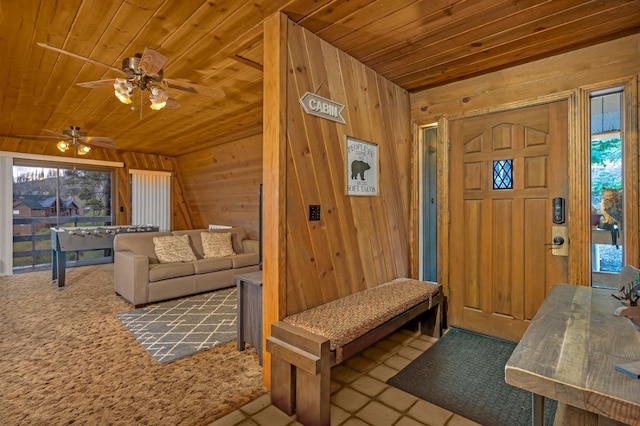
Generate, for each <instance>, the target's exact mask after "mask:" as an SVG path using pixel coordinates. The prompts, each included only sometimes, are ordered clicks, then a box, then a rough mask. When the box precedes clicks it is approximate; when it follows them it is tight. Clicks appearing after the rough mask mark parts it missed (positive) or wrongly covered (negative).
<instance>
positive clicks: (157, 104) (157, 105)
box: [149, 86, 169, 111]
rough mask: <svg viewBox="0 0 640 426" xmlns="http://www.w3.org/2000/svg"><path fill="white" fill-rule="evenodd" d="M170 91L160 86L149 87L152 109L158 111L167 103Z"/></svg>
mask: <svg viewBox="0 0 640 426" xmlns="http://www.w3.org/2000/svg"><path fill="white" fill-rule="evenodd" d="M168 99H169V93H168V92H167V91H166V90H165V89H164V88H162V87H160V86H151V87H150V88H149V100H150V101H151V107H150V108H151V109H153V110H155V111H158V110H160V109H162V108H164V107H165V106H166V105H167V100H168Z"/></svg>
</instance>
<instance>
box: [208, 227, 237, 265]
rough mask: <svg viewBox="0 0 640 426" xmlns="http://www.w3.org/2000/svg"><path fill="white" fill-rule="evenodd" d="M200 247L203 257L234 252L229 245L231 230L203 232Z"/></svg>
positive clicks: (226, 254)
mask: <svg viewBox="0 0 640 426" xmlns="http://www.w3.org/2000/svg"><path fill="white" fill-rule="evenodd" d="M202 249H203V251H204V257H205V259H207V258H210V257H226V256H233V255H234V254H236V252H234V251H233V246H232V245H231V232H203V233H202Z"/></svg>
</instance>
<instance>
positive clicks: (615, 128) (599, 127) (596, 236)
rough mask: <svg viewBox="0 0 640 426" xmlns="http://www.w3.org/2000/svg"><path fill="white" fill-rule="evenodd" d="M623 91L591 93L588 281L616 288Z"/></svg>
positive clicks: (621, 222) (619, 262) (621, 198)
mask: <svg viewBox="0 0 640 426" xmlns="http://www.w3.org/2000/svg"><path fill="white" fill-rule="evenodd" d="M623 99H624V92H623V89H622V88H613V89H608V90H601V91H597V92H592V93H591V94H590V112H589V116H590V145H591V147H590V148H591V149H590V152H591V197H590V201H591V285H592V286H593V287H605V288H616V289H617V288H618V275H619V272H620V271H621V270H622V267H623V266H624V258H625V256H624V240H625V237H624V233H625V232H624V231H625V226H624V225H625V223H624V208H623V205H624V189H625V188H624V185H625V182H624V134H623V132H622V130H621V129H622V124H623V123H622V117H623Z"/></svg>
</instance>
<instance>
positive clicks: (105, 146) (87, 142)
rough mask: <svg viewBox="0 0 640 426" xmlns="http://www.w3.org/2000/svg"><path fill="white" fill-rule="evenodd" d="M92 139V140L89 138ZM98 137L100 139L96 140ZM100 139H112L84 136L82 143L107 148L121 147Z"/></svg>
mask: <svg viewBox="0 0 640 426" xmlns="http://www.w3.org/2000/svg"><path fill="white" fill-rule="evenodd" d="M89 139H91V140H89ZM96 139H98V140H96ZM100 139H111V138H84V139H83V140H82V142H81V143H83V144H87V145H91V146H99V147H100V148H107V149H119V148H118V147H117V146H113V145H109V144H108V143H103V142H100Z"/></svg>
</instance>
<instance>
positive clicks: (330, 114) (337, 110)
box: [300, 92, 347, 124]
mask: <svg viewBox="0 0 640 426" xmlns="http://www.w3.org/2000/svg"><path fill="white" fill-rule="evenodd" d="M300 105H302V109H304V112H306V113H307V114H311V115H315V116H316V117H320V118H326V119H327V120H332V121H335V122H338V123H342V124H347V122H346V121H344V118H343V117H342V110H343V109H344V105H342V104H339V103H337V102H335V101H332V100H331V99H326V98H323V97H322V96H318V95H316V94H315V93H311V92H307V93H305V94H304V95H303V96H302V97H301V98H300Z"/></svg>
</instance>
